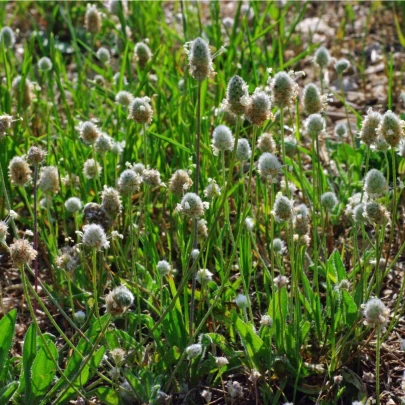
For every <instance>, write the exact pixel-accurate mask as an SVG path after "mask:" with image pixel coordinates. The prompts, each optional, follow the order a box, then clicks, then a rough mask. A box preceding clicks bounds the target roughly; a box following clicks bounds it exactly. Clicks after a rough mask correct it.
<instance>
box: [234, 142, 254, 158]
mask: <svg viewBox="0 0 405 405" xmlns="http://www.w3.org/2000/svg"><path fill="white" fill-rule="evenodd" d="M251 156H252V149H251V148H250V144H249V141H248V140H247V139H245V138H240V139H238V145H237V147H236V157H237V158H238V160H240V161H241V162H244V161H246V160H249V159H250V157H251Z"/></svg>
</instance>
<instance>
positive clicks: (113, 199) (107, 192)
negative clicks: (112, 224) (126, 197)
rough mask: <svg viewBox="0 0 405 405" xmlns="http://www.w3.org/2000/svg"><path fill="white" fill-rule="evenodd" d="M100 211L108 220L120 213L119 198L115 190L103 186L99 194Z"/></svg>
mask: <svg viewBox="0 0 405 405" xmlns="http://www.w3.org/2000/svg"><path fill="white" fill-rule="evenodd" d="M101 209H102V210H103V211H104V212H105V214H106V215H107V217H108V218H110V219H114V218H116V217H117V216H118V215H119V214H120V213H121V210H122V202H121V197H120V195H119V193H118V191H117V190H116V189H115V188H113V187H107V186H104V189H103V191H102V193H101Z"/></svg>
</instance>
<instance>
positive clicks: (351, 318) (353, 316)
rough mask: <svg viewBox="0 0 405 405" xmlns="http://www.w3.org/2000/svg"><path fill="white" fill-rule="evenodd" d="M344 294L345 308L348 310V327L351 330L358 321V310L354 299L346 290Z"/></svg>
mask: <svg viewBox="0 0 405 405" xmlns="http://www.w3.org/2000/svg"><path fill="white" fill-rule="evenodd" d="M342 294H343V302H344V306H345V309H346V320H347V323H348V325H347V327H348V328H350V327H351V326H352V324H353V323H354V322H356V320H357V315H358V309H357V305H356V304H355V302H354V300H353V298H352V297H351V295H350V294H349V293H348V292H347V291H346V290H343V291H342Z"/></svg>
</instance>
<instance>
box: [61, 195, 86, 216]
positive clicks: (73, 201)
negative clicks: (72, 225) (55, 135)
mask: <svg viewBox="0 0 405 405" xmlns="http://www.w3.org/2000/svg"><path fill="white" fill-rule="evenodd" d="M65 208H66V211H67V212H70V213H72V214H73V213H75V212H78V211H80V210H81V209H82V208H83V204H82V202H81V201H80V198H77V197H70V198H68V199H67V200H66V201H65Z"/></svg>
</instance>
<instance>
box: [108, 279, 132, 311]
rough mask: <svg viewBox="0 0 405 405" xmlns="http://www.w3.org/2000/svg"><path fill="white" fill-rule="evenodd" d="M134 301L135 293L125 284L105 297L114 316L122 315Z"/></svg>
mask: <svg viewBox="0 0 405 405" xmlns="http://www.w3.org/2000/svg"><path fill="white" fill-rule="evenodd" d="M133 303H134V296H133V294H132V293H131V291H129V290H128V288H127V287H125V286H123V285H122V286H120V287H117V288H115V289H114V290H112V291H111V292H110V293H109V294H108V295H107V296H106V297H105V304H106V308H107V312H109V313H110V314H111V315H113V316H118V315H122V314H123V313H124V312H125V311H126V310H127V309H128V308H129V307H130V306H131V305H132V304H133Z"/></svg>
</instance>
